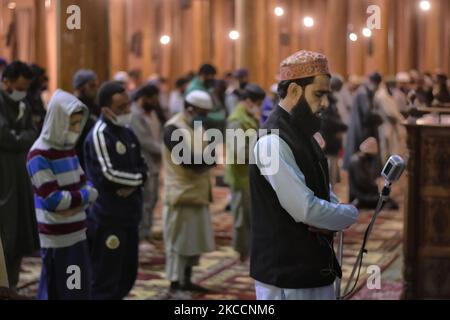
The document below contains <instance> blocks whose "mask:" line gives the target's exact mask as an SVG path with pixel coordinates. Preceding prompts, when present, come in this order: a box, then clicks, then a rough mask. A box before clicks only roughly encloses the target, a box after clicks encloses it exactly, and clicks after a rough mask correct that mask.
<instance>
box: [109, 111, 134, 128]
mask: <svg viewBox="0 0 450 320" xmlns="http://www.w3.org/2000/svg"><path fill="white" fill-rule="evenodd" d="M113 122H114V124H115V125H117V126H121V127H127V126H129V125H130V122H131V113H127V114H122V115H120V116H116V121H113Z"/></svg>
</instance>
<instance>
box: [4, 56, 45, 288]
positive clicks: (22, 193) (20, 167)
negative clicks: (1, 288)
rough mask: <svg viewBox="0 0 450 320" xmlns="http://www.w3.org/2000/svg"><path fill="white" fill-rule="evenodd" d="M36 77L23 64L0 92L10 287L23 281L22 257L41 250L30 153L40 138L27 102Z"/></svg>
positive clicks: (9, 70)
mask: <svg viewBox="0 0 450 320" xmlns="http://www.w3.org/2000/svg"><path fill="white" fill-rule="evenodd" d="M32 77H33V74H32V72H31V69H30V67H29V66H28V65H26V64H25V63H23V62H20V61H14V62H12V63H11V64H9V65H8V66H7V67H6V69H5V71H4V72H3V79H2V89H0V238H1V239H2V241H3V249H4V251H5V260H6V268H7V269H8V277H9V285H10V287H11V288H12V289H13V290H14V289H15V288H16V286H17V282H18V281H19V271H20V264H21V261H22V257H23V256H25V255H28V254H31V253H33V252H35V251H36V250H37V249H39V238H38V234H37V224H36V218H35V214H34V202H33V192H32V188H31V183H30V178H29V177H28V173H27V170H26V157H27V153H28V151H29V150H30V148H31V146H32V145H33V143H34V141H35V140H36V137H37V132H36V130H35V128H34V127H33V122H32V115H31V107H30V106H29V105H27V104H26V103H25V97H26V95H27V90H28V88H29V86H30V83H31V79H32Z"/></svg>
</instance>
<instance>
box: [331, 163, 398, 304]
mask: <svg viewBox="0 0 450 320" xmlns="http://www.w3.org/2000/svg"><path fill="white" fill-rule="evenodd" d="M405 168H406V164H405V160H403V158H402V157H400V156H397V155H393V156H391V157H390V158H389V160H388V161H387V162H386V164H385V165H384V168H383V171H381V176H382V177H383V178H384V180H385V183H384V188H383V190H382V191H381V194H380V198H379V200H378V204H377V208H376V209H375V213H374V215H373V216H372V219H371V221H370V223H369V225H368V226H367V229H366V232H365V233H364V238H363V243H362V245H361V249H360V250H359V253H358V257H357V258H356V262H355V264H354V265H353V270H352V273H351V275H350V279H349V280H348V283H347V286H346V287H345V290H344V293H345V294H344V296H342V297H339V296H338V297H339V298H338V299H343V298H345V297H347V296H349V295H350V294H351V293H352V292H353V291H354V290H355V288H356V285H357V284H358V279H359V275H360V272H361V266H362V260H363V257H364V254H365V253H367V250H366V244H367V240H368V239H369V235H370V233H371V232H372V228H373V226H374V224H375V220H376V219H377V217H378V214H379V213H380V211H381V209H382V208H383V205H384V204H385V202H386V201H387V200H388V199H389V193H390V192H391V185H392V183H394V182H396V181H398V179H400V177H401V176H402V174H403V171H405ZM342 250H343V240H341V241H340V243H339V252H342ZM357 270H358V271H357ZM356 272H358V273H357V274H356ZM355 274H356V281H355V282H354V285H353V288H352V289H351V290H350V291H349V290H348V289H349V288H350V285H351V283H352V281H353V278H354V276H355ZM337 292H338V293H340V288H339V290H337Z"/></svg>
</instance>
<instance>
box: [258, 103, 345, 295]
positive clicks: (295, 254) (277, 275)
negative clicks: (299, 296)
mask: <svg viewBox="0 0 450 320" xmlns="http://www.w3.org/2000/svg"><path fill="white" fill-rule="evenodd" d="M263 128H264V129H267V130H268V131H269V132H270V130H272V129H278V130H279V136H280V138H281V139H283V141H284V142H286V143H287V144H288V146H289V147H290V149H291V150H292V153H293V154H294V157H295V161H296V163H297V165H298V167H299V168H300V170H301V171H302V173H303V174H304V176H305V180H306V185H307V186H308V188H310V189H311V190H312V191H313V192H314V194H315V195H316V196H317V197H319V198H321V199H324V200H327V201H329V200H330V190H329V182H328V181H329V178H328V165H327V159H326V157H325V155H324V153H323V152H322V150H321V149H320V147H319V145H318V144H317V142H316V141H315V140H314V138H312V137H307V136H306V135H305V134H303V133H302V132H301V131H300V130H298V129H294V127H293V126H292V125H291V123H290V115H289V113H288V112H287V111H285V110H284V109H282V108H281V107H279V106H278V107H276V109H275V110H274V111H273V113H272V114H271V115H270V117H269V119H268V120H267V122H266V123H265V125H264V126H263ZM250 188H251V199H252V246H251V248H252V249H251V262H250V275H251V276H252V277H253V278H254V279H255V280H257V281H260V282H262V283H265V284H269V285H273V286H276V287H279V288H286V289H301V288H315V287H322V286H326V285H330V284H332V283H333V282H334V280H335V278H336V275H338V276H339V277H340V276H341V269H340V267H339V264H338V262H337V260H336V257H335V254H334V250H333V239H332V237H326V236H324V235H319V234H317V233H312V232H310V231H308V227H307V226H306V225H305V224H303V223H297V222H295V220H294V219H293V218H292V217H291V216H290V215H289V213H288V212H287V211H286V210H284V209H283V208H282V207H281V205H280V202H279V201H278V198H277V195H276V193H275V191H274V190H273V188H272V186H271V185H270V184H269V182H268V181H267V180H266V179H265V177H264V176H262V175H261V173H260V170H259V169H258V167H257V166H256V165H254V164H253V165H250Z"/></svg>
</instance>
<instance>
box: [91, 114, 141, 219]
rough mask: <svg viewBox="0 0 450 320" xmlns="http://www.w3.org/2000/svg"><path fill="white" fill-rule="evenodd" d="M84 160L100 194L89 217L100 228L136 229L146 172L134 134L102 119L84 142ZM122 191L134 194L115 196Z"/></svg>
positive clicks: (139, 216)
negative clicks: (101, 226) (118, 226)
mask: <svg viewBox="0 0 450 320" xmlns="http://www.w3.org/2000/svg"><path fill="white" fill-rule="evenodd" d="M84 157H85V158H84V160H85V166H86V174H87V177H88V180H89V181H91V182H92V183H93V184H94V187H95V188H96V189H97V190H98V193H99V196H98V199H97V200H96V201H95V202H94V204H93V205H92V206H91V207H90V209H89V212H88V217H89V218H90V219H93V220H94V221H97V222H98V223H103V224H116V225H117V224H120V225H125V226H135V225H137V224H138V223H139V221H140V218H141V214H142V206H143V202H142V201H143V199H142V186H143V184H144V183H145V180H146V179H147V171H148V170H147V166H146V164H145V162H144V159H143V158H142V155H141V146H140V144H139V141H138V139H137V138H136V136H135V135H134V133H133V131H132V130H131V129H129V128H125V127H120V126H116V125H114V124H112V123H111V122H109V121H108V120H106V119H105V118H103V116H101V117H100V119H99V120H98V121H97V123H96V124H95V126H94V128H93V129H92V130H91V132H90V133H89V135H88V137H87V139H86V142H85V145H84ZM122 188H136V190H135V191H134V192H133V193H132V194H131V195H130V196H129V197H126V198H123V197H120V196H119V195H117V191H118V190H119V189H122Z"/></svg>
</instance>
